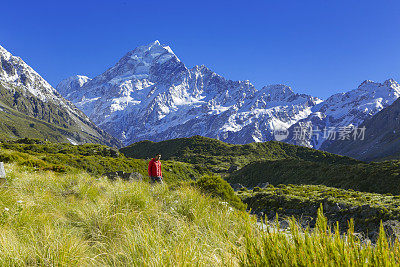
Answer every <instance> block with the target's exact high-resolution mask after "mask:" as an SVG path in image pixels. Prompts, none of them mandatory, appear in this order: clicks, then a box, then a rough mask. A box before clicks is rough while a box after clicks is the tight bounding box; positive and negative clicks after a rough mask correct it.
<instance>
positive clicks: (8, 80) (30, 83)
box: [0, 46, 119, 145]
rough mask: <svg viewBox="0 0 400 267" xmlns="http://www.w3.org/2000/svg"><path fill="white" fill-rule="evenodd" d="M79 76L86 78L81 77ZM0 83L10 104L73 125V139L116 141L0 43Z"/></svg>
mask: <svg viewBox="0 0 400 267" xmlns="http://www.w3.org/2000/svg"><path fill="white" fill-rule="evenodd" d="M81 79H82V81H85V80H87V78H84V77H82V78H81ZM0 85H1V87H2V90H6V91H4V92H2V94H1V97H3V98H5V97H8V96H13V98H14V102H13V103H14V104H12V105H11V106H10V108H13V109H15V110H16V111H19V112H22V113H24V114H25V115H28V116H31V117H34V118H36V119H40V120H43V121H45V122H48V123H52V124H55V125H57V126H59V127H63V128H68V129H70V130H71V129H74V130H75V129H76V138H77V139H80V140H85V141H93V140H97V141H99V142H100V143H104V144H108V145H119V142H118V141H117V140H116V139H114V138H113V137H111V136H110V135H109V134H107V133H105V132H104V131H103V130H101V129H99V128H97V126H95V125H94V124H93V123H92V122H91V121H90V120H89V118H88V117H87V116H86V115H85V114H84V113H83V112H82V111H80V110H79V109H77V108H76V107H75V106H74V105H73V104H72V103H71V102H70V101H68V100H66V99H64V98H63V97H62V96H61V94H59V93H58V92H57V91H56V90H55V89H54V88H53V87H52V86H51V85H50V84H49V83H48V82H47V81H46V80H44V79H43V78H42V77H41V76H40V75H39V74H38V73H37V72H36V71H34V70H33V69H32V68H31V67H30V66H29V65H27V64H26V63H25V62H24V61H23V60H22V59H21V58H20V57H16V56H13V55H12V54H11V53H10V52H8V51H7V50H6V49H4V48H3V47H2V46H0ZM74 89H76V87H74ZM1 100H2V102H3V103H5V104H7V103H11V102H12V101H11V102H10V99H1ZM74 142H78V141H77V140H75V141H74Z"/></svg>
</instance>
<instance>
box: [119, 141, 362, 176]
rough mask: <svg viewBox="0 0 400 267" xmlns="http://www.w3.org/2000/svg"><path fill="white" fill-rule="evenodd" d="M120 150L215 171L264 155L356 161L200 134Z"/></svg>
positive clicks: (292, 147) (264, 157)
mask: <svg viewBox="0 0 400 267" xmlns="http://www.w3.org/2000/svg"><path fill="white" fill-rule="evenodd" d="M120 151H121V152H122V153H123V154H124V155H125V156H127V157H132V158H142V159H147V158H151V157H153V156H154V154H156V153H161V154H162V157H163V158H164V159H169V160H175V161H181V162H187V163H191V164H196V165H199V166H204V167H206V168H208V169H210V170H212V171H214V172H226V171H227V170H228V169H229V168H230V166H231V165H237V166H239V167H243V166H244V165H246V164H249V163H251V162H254V161H257V160H267V159H268V160H269V159H286V158H293V159H302V160H308V161H314V162H327V163H335V164H339V163H340V164H354V163H357V162H358V161H357V160H354V159H351V158H348V157H343V156H339V155H335V154H331V153H327V152H323V151H319V150H315V149H311V148H306V147H302V146H295V145H290V144H286V143H281V142H275V141H270V142H265V143H250V144H245V145H233V144H228V143H224V142H222V141H219V140H216V139H212V138H207V137H202V136H193V137H190V138H178V139H172V140H166V141H162V142H151V141H141V142H137V143H134V144H132V145H130V146H127V147H124V148H122V149H120Z"/></svg>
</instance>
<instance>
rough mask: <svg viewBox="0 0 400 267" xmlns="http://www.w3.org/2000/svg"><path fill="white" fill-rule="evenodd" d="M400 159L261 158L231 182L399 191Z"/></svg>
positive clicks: (396, 192) (254, 184) (235, 173)
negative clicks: (333, 161)
mask: <svg viewBox="0 0 400 267" xmlns="http://www.w3.org/2000/svg"><path fill="white" fill-rule="evenodd" d="M399 174H400V162H399V161H387V162H380V163H375V162H372V163H358V164H351V165H350V164H347V165H345V164H328V163H325V162H310V161H304V160H296V159H285V160H272V161H268V160H265V161H258V162H254V163H251V164H249V165H247V166H245V167H243V168H242V169H240V170H238V171H236V172H234V173H232V174H231V175H230V176H229V178H228V181H229V182H230V183H241V184H243V185H244V186H248V187H253V186H257V185H258V184H260V183H266V182H268V183H270V184H272V185H278V184H314V185H327V186H333V187H337V188H344V189H353V190H358V191H364V192H376V193H391V194H400V175H399Z"/></svg>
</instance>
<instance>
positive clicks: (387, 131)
mask: <svg viewBox="0 0 400 267" xmlns="http://www.w3.org/2000/svg"><path fill="white" fill-rule="evenodd" d="M363 127H365V136H364V140H361V139H356V140H354V139H350V140H337V141H335V142H332V143H327V144H325V145H324V146H322V147H321V149H324V150H326V151H329V152H332V153H336V154H342V155H347V156H350V157H354V158H358V159H361V160H367V161H373V160H381V159H398V158H400V136H399V133H400V100H396V101H395V102H394V103H393V104H392V105H390V106H389V107H387V108H385V109H383V110H381V111H380V112H379V113H377V114H376V115H375V116H373V117H371V118H370V119H367V120H366V121H365V122H364V123H362V124H361V125H360V126H359V128H363Z"/></svg>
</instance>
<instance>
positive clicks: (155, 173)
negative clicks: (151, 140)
mask: <svg viewBox="0 0 400 267" xmlns="http://www.w3.org/2000/svg"><path fill="white" fill-rule="evenodd" d="M160 159H161V154H157V155H156V156H155V157H154V158H153V159H151V160H150V162H149V168H148V173H149V176H150V179H151V182H152V183H161V184H162V183H163V179H162V172H161V161H160Z"/></svg>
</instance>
